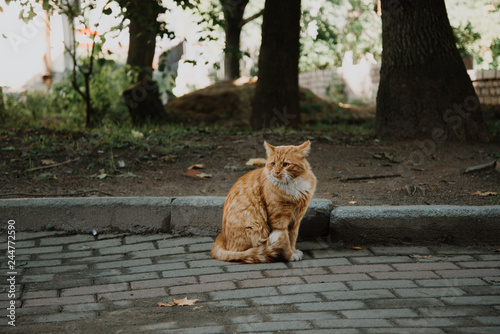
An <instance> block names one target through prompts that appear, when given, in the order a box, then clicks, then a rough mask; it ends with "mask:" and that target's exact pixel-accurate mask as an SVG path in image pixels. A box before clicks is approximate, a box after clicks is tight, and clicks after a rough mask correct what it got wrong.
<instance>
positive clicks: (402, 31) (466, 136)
mask: <svg viewBox="0 0 500 334" xmlns="http://www.w3.org/2000/svg"><path fill="white" fill-rule="evenodd" d="M381 6H382V39H383V52H382V67H381V70H380V85H379V90H378V95H377V116H376V131H377V134H378V135H379V136H381V137H384V138H394V139H411V138H426V139H432V140H433V141H435V142H444V141H446V140H452V141H487V140H488V132H487V129H486V127H485V125H484V122H483V118H482V113H481V107H480V105H479V100H478V98H477V95H476V93H475V91H474V87H473V86H472V83H471V80H470V78H469V76H468V74H467V72H466V70H465V67H464V63H463V62H462V59H461V57H460V54H459V52H458V50H457V49H456V46H455V39H454V36H453V31H452V29H451V27H450V23H449V21H448V16H447V13H446V7H445V4H444V0H420V1H412V0H399V1H391V0H382V1H381Z"/></svg>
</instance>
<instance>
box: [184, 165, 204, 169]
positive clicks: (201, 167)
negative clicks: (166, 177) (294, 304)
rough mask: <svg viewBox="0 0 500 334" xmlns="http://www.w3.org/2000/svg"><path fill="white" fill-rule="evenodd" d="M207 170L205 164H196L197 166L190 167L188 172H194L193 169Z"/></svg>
mask: <svg viewBox="0 0 500 334" xmlns="http://www.w3.org/2000/svg"><path fill="white" fill-rule="evenodd" d="M203 168H205V166H204V165H203V164H195V165H192V166H189V167H188V170H192V169H203Z"/></svg>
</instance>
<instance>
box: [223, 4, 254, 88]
mask: <svg viewBox="0 0 500 334" xmlns="http://www.w3.org/2000/svg"><path fill="white" fill-rule="evenodd" d="M221 4H222V10H223V12H224V21H225V27H224V30H225V33H226V47H225V49H224V78H225V79H227V80H233V79H237V78H239V77H240V59H241V51H240V36H241V28H242V27H243V13H244V12H245V7H246V5H247V4H248V0H221Z"/></svg>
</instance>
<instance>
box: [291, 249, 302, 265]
mask: <svg viewBox="0 0 500 334" xmlns="http://www.w3.org/2000/svg"><path fill="white" fill-rule="evenodd" d="M303 257H304V253H302V251H300V250H298V249H297V252H295V253H293V254H292V256H290V260H289V261H290V262H292V261H300V260H302V258H303Z"/></svg>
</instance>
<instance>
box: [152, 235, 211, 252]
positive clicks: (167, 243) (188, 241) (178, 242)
mask: <svg viewBox="0 0 500 334" xmlns="http://www.w3.org/2000/svg"><path fill="white" fill-rule="evenodd" d="M213 242H214V239H213V238H211V237H186V238H172V239H167V240H159V241H157V244H158V248H160V249H161V248H172V247H177V246H181V247H182V246H187V245H192V244H202V243H213Z"/></svg>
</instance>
